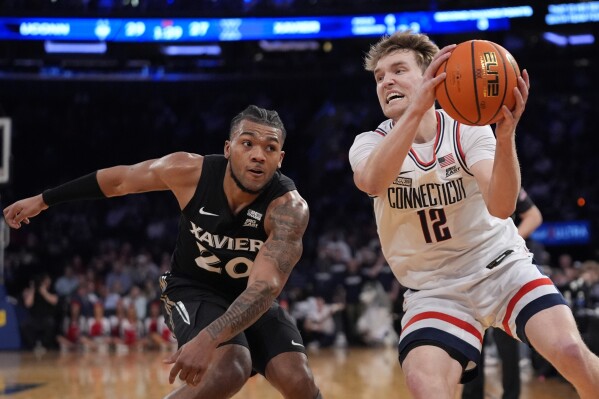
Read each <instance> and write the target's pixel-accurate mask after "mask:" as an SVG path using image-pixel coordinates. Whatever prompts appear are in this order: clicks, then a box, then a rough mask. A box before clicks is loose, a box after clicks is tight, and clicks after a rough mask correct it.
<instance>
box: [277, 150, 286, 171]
mask: <svg viewBox="0 0 599 399" xmlns="http://www.w3.org/2000/svg"><path fill="white" fill-rule="evenodd" d="M283 158H285V151H281V157H280V158H279V165H278V168H279V169H281V165H283Z"/></svg>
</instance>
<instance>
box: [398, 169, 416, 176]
mask: <svg viewBox="0 0 599 399" xmlns="http://www.w3.org/2000/svg"><path fill="white" fill-rule="evenodd" d="M412 172H413V170H405V171H403V172H399V175H400V176H401V175H405V174H406V173H412Z"/></svg>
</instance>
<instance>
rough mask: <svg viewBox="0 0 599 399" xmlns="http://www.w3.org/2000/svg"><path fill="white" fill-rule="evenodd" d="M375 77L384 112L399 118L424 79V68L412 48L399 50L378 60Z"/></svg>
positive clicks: (389, 116)
mask: <svg viewBox="0 0 599 399" xmlns="http://www.w3.org/2000/svg"><path fill="white" fill-rule="evenodd" d="M374 79H375V80H376V94H377V97H378V99H379V103H380V104H381V109H382V110H383V113H384V114H385V116H386V117H387V118H391V119H394V120H397V119H398V118H399V117H400V116H401V115H402V114H403V112H404V111H405V109H406V108H407V107H408V104H409V103H410V101H411V99H412V97H413V96H414V94H415V92H416V88H417V87H418V85H419V84H420V81H421V80H422V70H421V69H420V67H419V66H418V63H417V62H416V56H415V55H414V52H413V51H412V50H398V51H395V52H392V53H390V54H388V55H386V56H384V57H383V58H381V59H380V60H379V61H378V62H377V64H376V68H375V70H374Z"/></svg>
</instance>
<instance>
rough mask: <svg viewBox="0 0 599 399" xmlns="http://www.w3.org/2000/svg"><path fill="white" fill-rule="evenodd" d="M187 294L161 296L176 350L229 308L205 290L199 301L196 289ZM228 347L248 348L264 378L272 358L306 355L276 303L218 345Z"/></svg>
mask: <svg viewBox="0 0 599 399" xmlns="http://www.w3.org/2000/svg"><path fill="white" fill-rule="evenodd" d="M181 289H184V290H190V291H191V290H192V288H180V290H181ZM182 294H183V293H182V292H181V291H178V292H177V297H178V298H181V297H182ZM189 294H190V295H189V297H190V298H192V299H189V300H187V299H182V300H179V301H172V300H170V299H169V296H168V293H167V294H166V295H163V296H162V312H163V314H164V317H165V318H166V321H167V324H168V325H169V328H170V329H171V331H172V332H173V333H174V334H175V336H176V337H177V343H178V345H179V347H180V346H182V345H183V344H185V343H186V342H188V341H190V340H191V339H192V338H194V337H195V336H196V335H197V334H198V333H199V332H200V331H201V330H202V329H203V328H205V327H206V326H208V325H209V324H210V323H212V322H213V321H214V320H216V319H217V318H219V317H220V316H221V315H222V314H224V313H225V311H226V310H227V308H228V306H225V303H223V298H221V297H218V296H216V295H215V294H214V293H209V292H206V291H204V292H202V294H201V296H202V298H198V295H197V294H198V292H197V288H194V289H193V292H189ZM210 296H214V300H210V299H211V298H210ZM230 344H239V345H243V346H245V347H246V348H248V349H249V350H250V354H251V356H252V368H253V370H254V373H260V374H262V375H265V371H266V365H267V364H268V362H269V361H270V360H271V359H272V358H274V357H275V356H277V355H279V354H281V353H285V352H302V353H305V352H306V350H305V347H304V342H303V340H302V336H301V335H300V333H299V330H298V328H297V325H296V324H295V321H294V320H293V319H292V318H291V316H290V315H289V314H288V313H287V312H286V311H285V310H284V309H283V308H281V307H280V306H279V304H278V303H276V302H275V303H273V305H272V306H271V307H270V309H269V310H268V311H267V312H266V313H265V314H264V315H262V317H260V318H259V319H258V320H257V321H256V322H255V323H254V324H253V325H252V326H250V327H249V328H248V329H246V330H245V331H244V332H242V333H240V334H238V335H236V336H235V337H233V338H232V339H230V340H229V341H227V342H224V343H222V344H221V346H222V345H230Z"/></svg>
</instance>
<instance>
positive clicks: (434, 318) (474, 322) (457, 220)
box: [349, 31, 599, 399]
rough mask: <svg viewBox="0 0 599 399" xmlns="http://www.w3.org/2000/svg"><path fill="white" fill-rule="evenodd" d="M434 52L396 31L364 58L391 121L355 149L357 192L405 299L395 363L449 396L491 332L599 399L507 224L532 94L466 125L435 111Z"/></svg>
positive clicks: (595, 377)
mask: <svg viewBox="0 0 599 399" xmlns="http://www.w3.org/2000/svg"><path fill="white" fill-rule="evenodd" d="M454 48H455V45H450V46H447V47H445V48H443V49H442V50H440V51H439V49H438V47H437V46H436V45H435V44H434V43H432V42H431V41H430V39H429V38H428V37H427V36H426V35H423V34H415V33H413V32H410V31H407V32H397V33H395V34H394V35H392V36H390V37H384V38H382V39H381V40H380V41H379V42H378V43H376V44H375V45H373V46H372V47H371V49H370V51H369V53H368V54H367V56H366V59H365V67H366V69H367V70H368V71H372V72H373V73H374V78H375V81H376V92H377V96H378V100H379V103H380V105H381V108H382V110H383V113H384V114H385V116H386V117H387V118H389V119H388V120H386V121H384V122H383V123H381V124H380V125H379V126H378V127H377V128H376V129H375V130H373V131H369V132H365V133H362V134H360V135H358V136H357V137H356V139H355V141H354V144H353V145H352V147H351V149H350V154H349V156H350V162H351V165H352V169H353V171H354V181H355V183H356V185H357V187H358V188H359V189H360V190H362V191H364V192H365V193H367V194H369V195H370V196H371V197H372V198H373V203H374V211H375V216H376V222H377V227H378V233H379V236H380V240H381V244H382V249H383V253H384V255H385V257H386V259H387V261H388V262H389V264H390V266H391V268H392V270H393V273H394V274H395V276H396V278H397V279H398V281H399V282H400V283H401V284H402V285H404V286H405V287H407V288H409V289H408V291H407V292H406V294H405V299H404V310H405V315H404V317H403V319H402V332H401V336H400V341H399V361H400V363H401V365H402V369H403V373H404V375H405V378H406V383H407V386H408V389H409V390H410V392H411V394H412V395H413V397H414V398H417V399H419V398H423V399H424V398H426V399H430V398H436V399H453V398H454V397H455V394H456V390H457V386H458V384H459V383H460V382H465V381H467V380H468V379H469V378H472V377H473V376H474V375H475V373H476V371H477V370H476V364H477V363H478V362H479V359H480V350H481V344H482V337H483V334H484V331H485V330H486V329H487V328H488V327H496V328H501V329H503V330H504V331H505V332H506V333H508V334H509V335H511V336H512V337H514V338H516V339H519V340H521V341H523V342H526V343H528V344H530V345H532V346H533V347H534V348H535V349H536V350H537V351H538V352H539V353H541V354H542V355H543V356H544V357H545V358H547V359H548V360H549V361H550V362H551V363H552V364H553V365H554V366H555V367H556V368H557V369H558V370H559V372H560V373H561V374H562V375H563V376H564V377H565V378H566V379H568V381H570V382H571V383H572V384H573V385H574V386H575V388H576V389H577V391H578V393H579V394H580V396H581V398H583V399H590V398H597V397H598V396H597V395H598V392H599V358H597V357H596V356H595V355H593V354H592V353H591V352H590V351H589V350H588V348H587V347H586V346H585V344H584V343H583V341H582V339H581V336H580V334H579V332H578V330H577V327H576V324H575V322H574V318H573V316H572V314H571V312H570V310H569V308H568V307H567V306H566V305H565V302H564V300H563V298H562V296H561V295H560V293H559V292H558V290H557V289H556V288H555V286H554V285H553V284H552V282H551V280H549V279H548V278H547V277H545V276H543V275H542V274H541V273H540V272H539V271H538V269H537V267H536V266H535V265H534V264H533V263H532V256H531V254H530V253H529V251H528V250H527V248H526V245H525V242H524V240H523V239H522V238H521V237H520V236H519V235H518V231H517V229H516V227H515V225H514V223H513V221H512V219H511V218H510V215H511V214H512V213H513V212H514V208H515V204H516V199H517V196H518V192H519V189H520V170H519V164H518V159H517V156H516V147H515V129H516V125H517V123H518V121H519V119H520V117H521V115H522V113H523V111H524V107H525V104H526V101H527V99H528V88H529V78H528V73H527V72H526V71H523V73H522V77H520V78H518V87H517V89H514V94H515V97H516V106H515V108H514V110H513V111H510V110H509V109H507V107H504V108H503V109H502V111H501V112H502V115H503V119H502V120H500V121H499V122H498V123H497V126H496V131H495V134H496V138H495V136H494V135H493V131H492V130H491V128H490V127H489V126H484V127H473V126H465V125H461V124H459V123H458V122H456V121H455V120H453V119H452V118H450V117H449V116H448V115H447V114H446V113H445V112H444V111H442V110H435V106H434V104H435V92H434V88H435V86H436V85H437V84H439V83H440V82H441V81H442V80H443V79H445V76H446V75H445V73H443V74H440V75H439V76H438V77H435V72H436V71H437V69H438V67H439V66H440V65H441V64H442V62H443V61H445V60H446V59H447V58H448V57H449V56H450V54H451V51H452V50H453V49H454Z"/></svg>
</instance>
